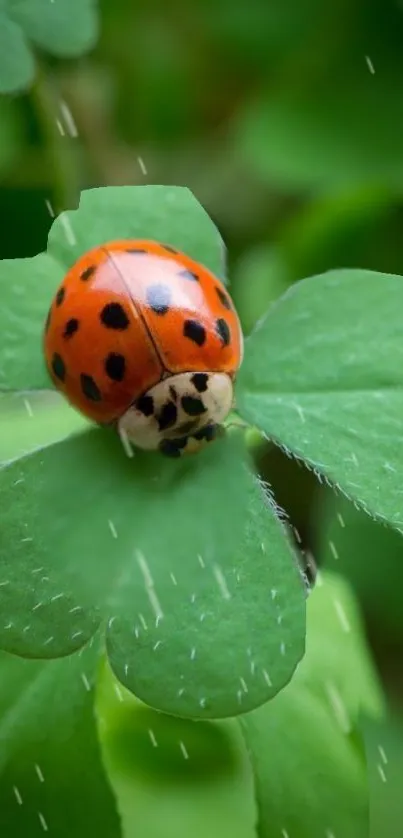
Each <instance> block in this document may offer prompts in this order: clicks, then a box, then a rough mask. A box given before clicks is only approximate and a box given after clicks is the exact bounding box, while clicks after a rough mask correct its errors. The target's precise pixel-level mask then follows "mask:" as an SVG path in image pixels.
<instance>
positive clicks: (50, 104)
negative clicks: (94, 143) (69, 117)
mask: <svg viewBox="0 0 403 838" xmlns="http://www.w3.org/2000/svg"><path fill="white" fill-rule="evenodd" d="M31 100H32V103H33V107H34V110H35V114H36V118H37V120H38V124H39V127H40V129H41V132H42V137H43V140H44V144H45V149H46V152H45V153H46V156H47V158H48V161H49V166H50V169H51V183H52V184H53V190H52V191H53V196H52V197H53V202H54V204H53V209H54V211H55V214H58V213H59V212H61V211H62V210H64V209H68V208H70V207H75V206H77V204H78V199H79V194H80V187H79V174H78V165H77V153H76V150H75V149H73V148H72V142H71V140H70V137H69V136H68V135H66V132H65V131H64V126H63V123H62V111H61V104H62V101H61V99H60V94H59V93H58V90H57V86H56V84H55V83H54V81H53V80H52V79H51V78H49V76H47V75H46V74H45V72H44V71H43V69H42V68H41V67H40V66H38V67H37V73H36V79H35V82H34V84H33V86H32V88H31Z"/></svg>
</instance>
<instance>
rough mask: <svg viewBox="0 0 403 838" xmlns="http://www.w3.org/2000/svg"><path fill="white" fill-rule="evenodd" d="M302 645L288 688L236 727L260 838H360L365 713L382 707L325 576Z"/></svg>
mask: <svg viewBox="0 0 403 838" xmlns="http://www.w3.org/2000/svg"><path fill="white" fill-rule="evenodd" d="M335 601H337V602H338V609H339V610H338V614H337V612H335V609H334V603H335ZM340 614H341V618H340ZM347 614H348V617H349V618H350V619H351V626H350V630H349V631H346V619H347V616H346V615H347ZM343 615H344V616H343ZM306 640H307V643H306V655H305V657H304V660H303V661H302V662H301V665H300V666H299V668H298V671H297V673H296V675H295V677H294V679H293V681H292V682H291V684H289V685H288V686H287V687H286V689H285V690H283V691H282V693H281V694H280V695H278V696H276V698H275V699H274V700H273V701H272V702H270V704H266V705H265V706H264V707H260V708H259V709H258V710H255V711H254V712H253V713H248V714H246V715H245V716H241V717H240V725H241V728H242V730H243V732H244V736H245V740H246V743H247V745H248V749H249V754H250V758H251V762H252V766H253V770H254V775H255V788H256V799H257V804H258V810H259V818H258V823H259V826H258V834H259V836H260V838H272V836H274V835H283V836H290V838H292V836H293V835H298V838H323V836H326V835H328V836H330V835H335V836H338V835H342V836H343V838H366V836H367V835H368V820H369V797H368V774H367V766H366V764H365V757H364V746H363V742H362V739H361V730H360V722H361V713H363V712H365V713H367V714H368V716H369V717H371V719H377V720H379V717H380V714H381V712H382V709H383V697H382V695H381V691H380V688H379V685H378V682H377V679H376V676H375V672H374V667H373V664H372V661H371V659H370V657H369V654H368V651H367V648H366V646H365V641H364V638H363V635H362V630H361V628H360V626H359V616H358V613H357V606H356V603H355V601H354V599H353V597H352V594H351V592H350V590H349V587H348V585H346V583H345V582H344V581H343V580H342V579H341V578H339V577H337V576H335V575H333V574H330V573H326V574H323V575H322V574H321V575H320V581H319V584H318V585H317V587H316V588H315V590H314V591H313V592H312V593H311V595H310V597H309V599H308V603H307V638H306ZM351 682H353V684H352V683H351ZM378 741H379V740H378Z"/></svg>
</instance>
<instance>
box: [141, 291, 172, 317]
mask: <svg viewBox="0 0 403 838" xmlns="http://www.w3.org/2000/svg"><path fill="white" fill-rule="evenodd" d="M146 300H147V305H149V306H150V308H151V310H152V311H153V312H154V313H155V314H166V313H167V311H168V310H169V306H170V304H171V289H170V288H169V287H168V285H149V287H148V288H147V293H146Z"/></svg>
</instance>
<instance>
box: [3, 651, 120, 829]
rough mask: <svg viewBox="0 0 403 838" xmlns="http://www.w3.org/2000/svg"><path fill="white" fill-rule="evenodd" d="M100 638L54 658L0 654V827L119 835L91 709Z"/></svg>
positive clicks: (116, 817)
mask: <svg viewBox="0 0 403 838" xmlns="http://www.w3.org/2000/svg"><path fill="white" fill-rule="evenodd" d="M98 658H99V643H95V642H94V643H93V644H92V645H91V647H87V648H86V649H83V650H82V653H80V654H77V655H73V656H71V657H68V658H63V659H61V660H55V661H28V660H22V659H21V658H16V657H14V656H12V655H7V654H6V653H4V652H3V653H1V654H0V678H1V694H0V719H1V721H0V743H1V747H0V830H1V834H2V835H11V834H15V835H29V836H32V838H41V837H42V836H43V835H44V833H47V832H49V834H54V835H57V836H59V838H68V836H71V835H74V836H76V838H86V836H88V835H89V834H95V835H97V836H99V838H118V836H120V835H121V831H120V824H119V818H118V815H117V812H116V808H115V804H114V800H113V796H112V792H111V790H110V788H109V784H108V782H107V778H106V776H105V774H104V770H103V766H102V762H101V755H100V748H99V745H98V736H97V730H96V725H95V718H94V710H93V701H94V699H93V686H94V678H95V674H96V672H97V663H98Z"/></svg>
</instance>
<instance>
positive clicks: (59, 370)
mask: <svg viewBox="0 0 403 838" xmlns="http://www.w3.org/2000/svg"><path fill="white" fill-rule="evenodd" d="M52 370H53V373H54V375H55V376H56V378H58V379H59V381H64V379H65V377H66V366H65V363H64V361H63V358H62V356H61V355H58V353H57V352H55V354H54V355H53V358H52Z"/></svg>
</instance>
